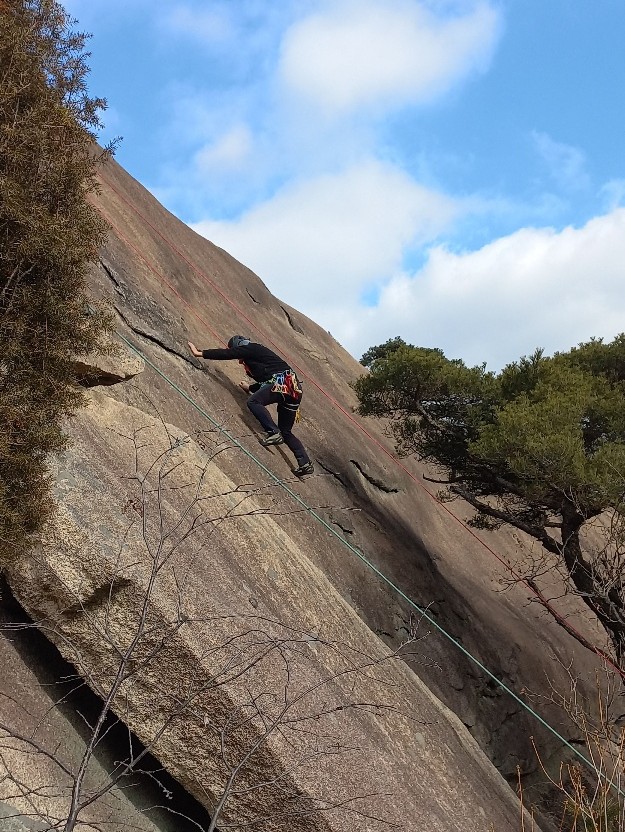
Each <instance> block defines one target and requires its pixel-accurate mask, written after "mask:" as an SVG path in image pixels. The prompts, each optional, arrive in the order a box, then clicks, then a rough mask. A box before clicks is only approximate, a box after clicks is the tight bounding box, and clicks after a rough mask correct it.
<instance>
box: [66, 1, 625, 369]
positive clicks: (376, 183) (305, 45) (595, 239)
mask: <svg viewBox="0 0 625 832" xmlns="http://www.w3.org/2000/svg"><path fill="white" fill-rule="evenodd" d="M65 6H66V8H67V9H68V11H69V12H70V13H71V14H73V15H74V16H75V17H76V18H77V19H78V21H79V24H80V25H79V28H81V29H83V30H86V31H89V32H91V33H93V38H92V40H91V43H90V49H91V52H92V57H91V60H90V64H91V67H92V72H91V75H90V86H91V90H92V92H93V93H94V94H97V95H102V96H104V97H106V98H107V99H108V102H109V109H108V110H107V112H106V113H105V114H104V120H105V122H106V130H105V132H104V134H103V140H104V139H106V138H107V137H111V136H115V135H121V136H123V142H122V143H121V145H120V146H119V149H118V152H117V159H118V161H119V162H120V164H122V165H123V166H124V167H125V168H126V169H127V170H128V171H129V172H130V173H131V174H132V175H133V176H135V177H136V178H137V179H139V180H140V181H141V182H142V183H143V184H144V185H145V186H146V187H148V188H149V189H150V190H151V191H152V192H153V193H154V194H155V195H156V196H157V197H158V198H159V199H160V200H161V201H162V202H163V203H164V204H165V205H166V207H167V208H169V210H171V211H173V212H174V213H175V214H176V215H177V216H179V217H180V218H181V219H182V220H184V221H185V222H187V223H189V224H190V225H191V226H192V227H194V228H195V229H196V230H197V231H199V232H200V233H203V234H204V235H205V236H207V237H208V238H209V239H211V240H212V241H213V242H215V243H217V244H218V245H220V246H222V247H223V248H225V249H226V250H228V251H229V252H230V253H231V254H233V255H234V256H235V257H237V259H239V260H241V261H242V262H244V263H245V264H246V265H247V266H249V267H250V268H252V269H253V270H254V271H255V272H256V273H257V274H258V275H259V276H260V277H261V278H262V279H263V280H264V282H265V283H266V284H267V285H268V286H269V288H270V289H271V290H272V291H273V292H274V294H276V295H277V296H278V297H280V298H281V299H282V300H284V301H286V302H287V303H289V304H291V305H292V306H294V307H296V308H298V309H300V310H301V311H303V312H305V313H306V314H308V315H309V316H310V317H312V318H313V319H314V320H316V321H317V322H318V323H319V324H321V325H322V326H323V327H324V328H326V329H328V330H330V331H331V332H332V334H333V335H334V336H335V337H336V338H337V339H338V340H339V341H341V342H342V343H343V344H344V345H345V346H346V347H347V348H348V349H349V350H350V351H351V352H352V353H353V354H354V355H356V356H360V355H361V354H362V352H364V350H365V349H367V348H368V347H369V346H371V345H372V344H374V343H380V342H382V341H384V340H386V339H387V338H390V337H393V336H395V335H398V334H399V335H402V336H403V337H404V338H405V339H406V340H407V341H410V342H412V343H415V344H419V345H427V346H437V347H441V348H443V349H444V350H445V352H446V354H447V355H449V356H450V357H461V358H463V359H464V360H465V361H467V362H468V363H481V362H482V361H487V362H488V366H489V367H490V368H492V369H497V368H498V367H500V366H502V365H503V364H504V363H506V362H508V361H511V360H514V359H516V358H518V357H519V356H520V355H523V354H527V353H530V352H532V351H533V350H534V349H535V348H536V347H538V346H541V347H544V348H545V349H546V350H547V351H548V352H552V351H554V350H557V349H567V348H569V347H570V346H572V345H574V344H575V343H577V342H579V341H580V340H584V339H587V338H589V337H591V336H593V335H595V336H604V337H606V338H611V337H613V336H614V335H616V334H617V333H618V332H621V331H623V330H625V207H623V206H625V153H624V150H623V148H624V147H625V108H624V106H623V89H624V88H625V49H624V48H623V44H624V43H625V3H623V0H593V2H592V3H590V2H589V0H566V2H565V0H281V2H280V3H270V2H268V0H221V1H220V2H217V0H214V1H213V0H202V2H200V0H186V2H179V1H178V0H160V2H159V3H158V4H155V3H153V2H152V1H151V0H124V2H119V0H106V2H105V1H104V0H66V3H65ZM199 336H201V333H198V337H199Z"/></svg>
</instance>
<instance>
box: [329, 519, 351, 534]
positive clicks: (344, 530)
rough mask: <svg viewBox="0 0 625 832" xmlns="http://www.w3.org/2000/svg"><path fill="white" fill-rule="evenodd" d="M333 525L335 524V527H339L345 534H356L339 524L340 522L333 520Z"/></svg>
mask: <svg viewBox="0 0 625 832" xmlns="http://www.w3.org/2000/svg"><path fill="white" fill-rule="evenodd" d="M332 524H333V525H334V526H338V527H339V529H340V530H341V531H342V532H343V534H349V535H353V534H354V530H353V529H348V528H346V527H345V526H343V525H341V523H339V521H338V520H333V521H332Z"/></svg>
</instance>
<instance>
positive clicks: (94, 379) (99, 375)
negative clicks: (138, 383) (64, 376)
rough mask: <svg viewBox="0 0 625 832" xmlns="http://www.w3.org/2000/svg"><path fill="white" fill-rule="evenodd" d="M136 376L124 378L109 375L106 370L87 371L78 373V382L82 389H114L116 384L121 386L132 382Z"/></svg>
mask: <svg viewBox="0 0 625 832" xmlns="http://www.w3.org/2000/svg"><path fill="white" fill-rule="evenodd" d="M131 378H134V376H128V377H127V378H122V377H121V376H118V375H115V373H107V372H106V371H105V370H93V369H91V370H85V371H84V372H82V371H81V370H78V371H77V372H76V382H77V384H79V385H80V386H81V387H87V388H89V387H112V386H113V385H114V384H121V383H122V382H124V381H130V379H131Z"/></svg>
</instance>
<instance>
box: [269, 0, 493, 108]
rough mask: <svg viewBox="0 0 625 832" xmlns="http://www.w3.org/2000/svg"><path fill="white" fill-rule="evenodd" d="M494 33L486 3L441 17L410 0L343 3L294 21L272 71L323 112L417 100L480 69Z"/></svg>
mask: <svg viewBox="0 0 625 832" xmlns="http://www.w3.org/2000/svg"><path fill="white" fill-rule="evenodd" d="M499 29H500V17H499V14H498V12H497V10H496V9H495V7H494V6H493V5H491V4H490V3H488V2H485V1H482V2H476V3H472V4H471V7H470V8H469V10H468V11H464V12H463V13H460V14H455V15H453V16H450V15H447V16H444V17H441V16H439V15H436V14H435V13H434V12H433V11H432V10H431V9H430V8H428V7H427V6H426V5H425V4H424V3H423V2H415V0H398V1H397V2H394V3H383V2H379V0H342V1H341V2H333V3H331V4H328V5H327V7H326V8H325V9H323V10H322V11H319V12H317V13H314V14H311V15H309V16H308V17H306V18H303V19H301V20H299V21H297V22H296V23H294V24H293V26H292V27H291V28H290V29H289V30H288V31H287V33H286V35H285V37H284V40H283V44H282V53H281V61H280V69H279V71H280V75H281V79H282V82H283V84H284V85H285V86H286V87H287V88H289V89H290V90H291V91H292V92H294V93H295V94H297V96H299V97H304V98H305V99H307V100H308V101H309V102H311V103H313V104H314V105H316V106H317V107H318V108H319V110H320V111H324V112H326V113H327V114H332V115H334V114H342V113H349V112H350V111H353V110H355V109H357V108H380V107H382V108H383V109H385V108H387V107H388V106H394V105H397V104H404V103H415V102H417V103H418V102H422V101H427V100H430V99H432V98H434V97H435V96H437V95H438V94H440V93H441V92H443V91H445V90H447V89H448V88H449V87H450V86H451V85H452V84H454V83H455V82H457V81H458V80H460V79H462V78H464V77H465V76H466V75H467V74H469V73H471V72H474V71H476V70H484V69H485V68H486V67H487V65H488V62H489V59H490V57H491V55H492V52H493V49H494V47H495V45H496V42H497V40H498V34H499Z"/></svg>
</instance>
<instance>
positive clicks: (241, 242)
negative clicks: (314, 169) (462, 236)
mask: <svg viewBox="0 0 625 832" xmlns="http://www.w3.org/2000/svg"><path fill="white" fill-rule="evenodd" d="M458 211H459V206H458V205H457V204H456V203H454V202H453V201H452V200H451V199H449V198H448V197H446V196H444V195H441V194H439V193H436V192H434V191H431V190H428V189H427V188H424V187H422V186H421V185H419V184H417V183H416V182H414V180H412V179H411V178H410V177H409V176H408V175H407V174H406V173H404V172H403V171H401V170H400V169H398V168H396V167H393V166H392V165H389V164H385V163H382V162H377V161H364V162H362V163H361V164H358V165H354V166H352V167H351V168H349V169H347V170H345V171H342V172H341V173H337V174H333V175H330V174H327V175H324V176H320V177H318V178H316V179H312V180H307V181H304V182H299V183H295V184H291V185H289V186H287V187H285V188H284V189H283V190H282V191H280V192H279V193H278V194H277V195H276V196H275V197H274V198H273V199H271V200H269V201H268V202H265V203H263V204H261V205H259V206H257V207H256V208H253V209H252V210H250V211H248V212H247V213H246V214H244V215H243V216H242V217H241V218H240V219H238V220H235V221H231V222H210V221H206V222H201V223H198V224H197V225H195V226H194V227H195V230H196V231H198V232H199V233H200V234H203V235H204V236H205V237H208V239H210V240H212V241H213V242H214V243H216V244H217V245H219V246H222V247H223V248H225V249H226V250H227V251H228V252H229V253H231V254H232V255H233V256H235V257H236V258H237V259H239V260H241V261H242V262H243V263H245V264H246V265H247V266H249V267H250V268H252V269H253V270H254V271H255V272H257V273H258V274H259V275H260V276H261V277H262V278H263V280H265V281H266V282H267V283H268V285H269V286H270V287H271V290H272V292H274V293H275V294H276V295H277V296H278V297H280V298H282V299H283V300H285V301H287V302H288V303H290V304H292V305H293V306H296V307H298V308H300V309H301V310H302V311H304V312H306V313H307V314H311V312H312V313H313V314H316V312H315V310H316V307H317V305H318V304H323V305H324V306H327V307H332V306H333V305H334V304H337V303H340V304H345V305H347V306H348V305H350V304H351V305H352V307H354V306H355V305H357V303H358V298H359V296H360V294H361V292H362V291H363V289H364V288H366V287H367V285H370V284H371V283H372V282H375V281H380V280H382V279H384V278H385V277H386V276H387V275H388V274H392V273H393V272H396V271H397V270H398V269H399V268H400V267H401V263H402V258H403V255H404V252H405V250H406V249H407V248H408V247H410V246H412V245H415V244H423V243H424V242H425V241H431V240H433V239H434V238H435V237H436V235H437V234H438V233H440V232H441V231H442V230H443V229H444V228H445V227H447V226H448V225H449V223H450V222H451V221H452V219H453V218H454V217H455V216H456V214H457V212H458Z"/></svg>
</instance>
